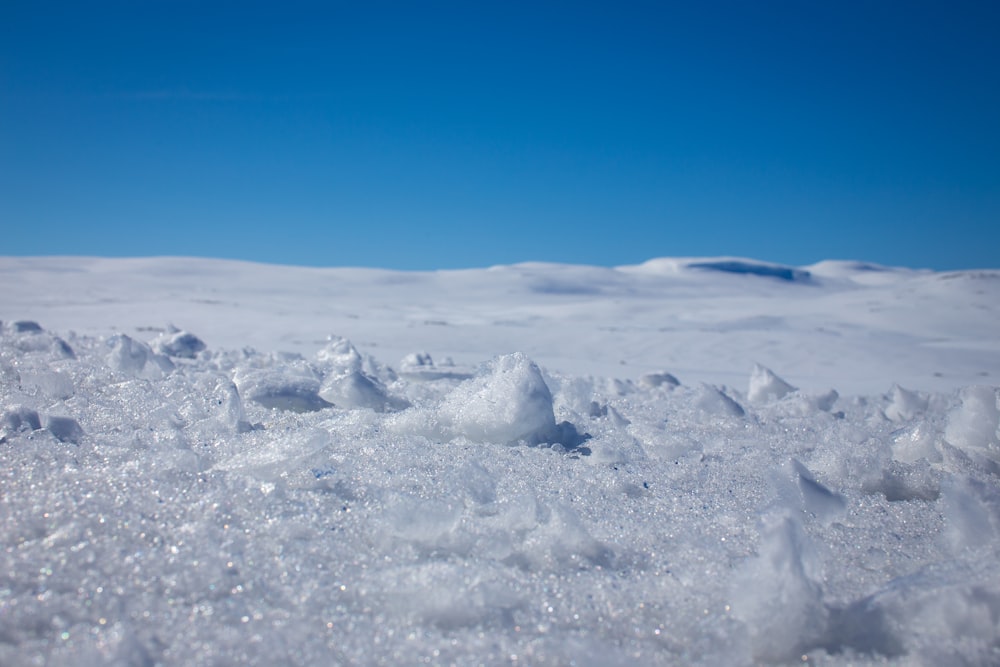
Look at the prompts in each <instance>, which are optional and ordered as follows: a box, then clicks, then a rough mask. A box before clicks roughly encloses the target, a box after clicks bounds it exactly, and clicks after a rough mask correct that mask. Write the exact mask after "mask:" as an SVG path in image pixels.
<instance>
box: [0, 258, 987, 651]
mask: <svg viewBox="0 0 1000 667" xmlns="http://www.w3.org/2000/svg"><path fill="white" fill-rule="evenodd" d="M177 262H182V263H183V262H190V263H189V264H188V267H189V269H191V270H190V271H189V272H188V273H187V274H186V275H178V274H177V273H176V269H177ZM693 264H701V265H702V266H692V265H693ZM706 265H707V266H706ZM60 266H61V267H62V269H64V270H72V271H73V273H71V274H69V275H71V276H72V279H71V280H67V279H66V278H65V275H66V274H65V273H59V272H57V268H59V267H60ZM0 267H2V268H4V270H5V271H6V274H5V275H6V276H7V277H8V281H7V284H8V285H15V284H16V285H17V287H15V288H12V289H11V290H9V291H8V293H7V294H6V295H4V296H3V297H2V300H0V305H2V309H0V315H2V316H3V318H4V320H5V321H4V323H3V325H2V334H0V457H2V459H0V460H2V462H3V466H2V469H0V518H2V522H0V546H2V549H0V621H2V623H0V664H4V665H8V664H9V665H20V664H36V663H38V662H41V663H47V664H74V665H80V664H84V665H85V664H109V663H113V664H176V665H180V664H244V663H253V664H287V663H292V664H415V663H430V664H461V665H465V664H477V663H481V664H532V665H547V664H551V665H564V664H578V665H615V664H703V665H718V664H733V665H740V664H754V663H761V662H765V663H785V662H788V663H790V662H795V663H799V664H801V663H802V661H803V660H804V659H806V660H808V661H809V662H816V663H820V664H822V663H830V664H848V663H850V664H867V663H873V664H875V663H878V664H882V663H884V662H889V663H891V664H906V665H910V664H926V665H938V664H969V665H992V664H997V663H998V662H1000V576H998V574H997V566H996V563H997V562H1000V485H998V479H1000V477H998V475H1000V390H998V389H997V388H996V387H993V386H990V385H987V384H982V381H984V380H989V379H990V378H991V377H994V376H995V374H996V373H997V372H998V368H997V365H996V360H997V354H998V351H997V344H996V340H995V331H997V330H1000V328H997V327H996V325H997V324H998V319H997V311H996V308H997V304H998V303H1000V301H991V299H995V298H996V296H997V282H998V279H997V275H996V274H995V273H989V272H980V273H977V274H948V275H950V276H952V277H950V278H947V277H944V276H941V275H939V274H930V273H928V274H911V273H908V272H900V271H896V270H881V271H874V270H871V267H858V266H856V265H849V264H844V263H837V264H824V265H817V266H816V267H810V268H809V270H808V271H805V270H802V269H794V270H793V269H791V268H788V267H773V266H772V265H763V264H759V263H751V262H746V261H743V260H739V261H737V260H702V261H699V262H686V263H685V262H681V261H679V260H657V261H654V262H650V263H648V264H647V265H643V266H641V267H631V268H627V269H618V270H604V269H592V268H590V267H558V266H537V265H530V266H522V267H499V268H496V269H493V270H490V271H481V272H462V275H460V276H454V275H453V274H441V275H438V274H431V275H428V274H417V275H415V276H408V274H392V273H390V272H365V271H354V272H349V271H347V270H340V273H331V274H325V279H326V280H327V281H328V282H323V281H322V280H320V279H319V277H320V276H323V275H324V274H323V273H322V272H318V270H306V269H290V268H287V267H254V266H252V265H236V266H235V267H234V266H231V265H229V264H228V263H213V262H209V261H195V260H143V261H139V260H122V261H118V262H114V261H98V260H68V259H67V260H58V259H51V260H3V262H2V264H0ZM230 269H231V270H234V271H236V274H235V275H233V276H232V277H233V283H234V284H229V283H225V284H222V282H221V281H220V282H219V283H218V284H219V285H220V286H219V287H218V290H219V291H220V293H221V296H222V297H223V298H222V299H221V300H222V301H223V303H214V304H202V303H200V301H199V299H200V300H204V299H203V298H202V296H197V293H192V292H185V291H184V290H183V289H182V287H181V286H183V285H185V284H188V283H187V281H195V282H196V278H197V277H200V278H201V279H204V278H205V276H206V275H216V276H222V275H226V272H227V270H230ZM784 269H787V270H784ZM150 272H152V273H154V274H158V272H159V274H162V275H159V274H158V277H154V278H149V277H148V274H149V273H150ZM109 275H110V276H113V279H111V280H110V282H109V280H108V276H109ZM191 276H195V277H196V278H192V277H191ZM12 277H18V278H19V279H21V281H20V282H18V283H15V282H13V281H12ZM348 277H350V280H351V281H353V282H350V283H349V284H348V283H347V280H348ZM407 277H412V279H413V281H415V282H416V283H421V282H423V283H424V284H423V285H422V286H420V285H418V286H416V287H415V286H414V285H413V284H412V283H410V282H407V281H406V280H403V278H407ZM102 278H103V280H102ZM334 278H337V280H334ZM338 280H339V282H338ZM145 281H149V282H145ZM296 281H298V282H296ZM525 281H527V282H528V283H529V284H530V285H531V287H530V289H522V288H519V287H517V285H522V287H523V283H524V282H525ZM386 285H389V287H386ZM296 286H297V287H296ZM539 286H542V287H539ZM432 287H433V289H432ZM445 288H447V289H445ZM438 290H440V291H438ZM795 290H812V292H811V293H810V294H811V296H808V297H805V296H802V294H801V293H800V292H796V291H795ZM338 291H339V292H342V293H343V294H344V295H349V296H345V297H344V298H342V299H338V298H335V296H333V293H334V292H338ZM977 292H978V293H977ZM415 294H421V295H422V297H421V298H423V299H424V300H423V301H421V302H419V303H416V302H413V304H414V305H412V308H413V310H412V311H407V310H406V305H405V302H406V299H407V298H412V297H414V295H415ZM477 294H478V295H479V298H481V299H482V300H483V303H482V304H480V305H479V306H477V305H476V300H477V297H476V295H477ZM484 294H485V295H486V297H488V298H483V295H484ZM193 295H194V296H197V299H195V298H192V297H193ZM282 296H283V297H284V300H283V299H282ZM494 297H495V298H494ZM229 300H232V301H229ZM678 301H681V302H683V303H682V304H681V305H678ZM345 303H347V304H348V305H349V306H350V307H351V308H352V309H353V310H354V311H355V312H353V315H355V318H356V319H355V318H349V319H350V321H352V322H355V323H360V324H358V328H357V329H356V330H357V331H360V332H361V333H362V334H363V335H365V336H366V337H374V336H376V335H381V336H383V338H381V339H380V340H378V341H372V340H369V341H368V342H369V345H368V346H363V345H355V344H354V343H352V341H351V340H348V339H346V338H341V337H339V336H336V335H334V336H329V337H327V338H326V339H325V340H315V339H314V338H313V335H314V334H313V333H311V332H312V330H313V329H314V328H315V327H317V326H320V325H317V324H316V322H313V321H312V320H313V319H314V318H315V319H319V320H324V318H327V317H329V314H328V313H327V314H326V315H324V313H326V312H327V311H329V310H336V309H338V308H345V307H346V306H345V305H344V304H345ZM817 303H818V304H819V305H817ZM226 304H229V305H226ZM831 304H840V305H841V306H842V308H841V309H839V310H837V309H833V310H831V311H830V312H829V313H828V314H827V315H825V316H824V317H821V314H822V308H823V307H826V308H830V307H831ZM858 304H864V307H863V308H862V307H859V306H858ZM928 304H930V306H928ZM980 305H982V306H983V307H979V306H980ZM88 309H89V310H88ZM933 309H938V311H939V312H928V311H929V310H933ZM942 310H943V311H944V312H941V311H942ZM501 311H503V315H504V319H503V320H502V322H501V321H500V320H498V319H497V318H498V317H500V316H501ZM654 311H655V312H654ZM886 311H888V312H890V313H892V317H889V316H883V315H882V313H885V312H886ZM21 312H24V313H26V314H25V315H24V316H23V318H22V315H21ZM39 312H41V313H42V314H44V315H48V316H50V317H49V320H51V321H54V322H56V323H58V325H59V326H60V328H54V327H53V326H52V325H50V323H49V321H48V320H42V321H41V322H40V323H37V324H36V323H34V322H32V321H30V320H27V319H24V318H26V317H28V316H34V315H35V314H37V313H39ZM393 313H396V316H397V317H396V319H397V320H398V322H397V323H396V325H395V327H396V328H394V329H393V328H391V327H390V329H391V330H390V331H389V333H381V334H379V333H378V331H376V329H377V328H378V327H376V326H375V324H378V323H387V322H390V321H391V319H392V314H393ZM755 313H756V314H755ZM265 314H266V315H268V317H269V318H270V319H266V318H265V317H264V315H265ZM432 314H433V316H432ZM254 315H258V316H260V317H259V318H258V319H257V320H253V317H252V316H254ZM434 317H441V318H443V319H442V320H441V321H443V322H448V324H447V325H443V324H421V323H423V322H429V321H436V320H435V319H434ZM74 318H75V321H76V324H71V320H74ZM616 318H617V319H616ZM656 318H659V319H660V321H663V322H667V323H672V324H670V325H669V326H666V327H665V329H666V330H664V331H659V330H658V328H656V327H652V324H651V323H652V322H653V320H654V319H656ZM685 318H689V320H688V319H685ZM824 318H825V319H824ZM167 320H174V321H178V322H182V323H184V325H185V326H188V327H189V330H178V329H173V328H169V327H164V326H162V322H164V321H167ZM102 321H103V322H104V324H103V330H102V325H101V322H102ZM595 321H597V324H595ZM612 321H613V322H615V326H614V327H610V326H608V325H609V323H610V322H612ZM687 321H691V322H695V325H692V326H690V327H687V325H685V324H684V322H687ZM709 321H711V322H714V324H713V325H712V326H708V325H707V323H708V322H709ZM820 321H824V322H826V324H827V326H828V327H831V326H832V327H833V330H836V332H837V333H836V335H833V334H830V335H829V336H828V335H827V333H823V332H820V333H816V330H815V327H816V326H817V324H818V322H820ZM487 322H492V324H487ZM503 322H510V324H504V323H503ZM734 322H736V323H740V322H741V323H743V325H744V326H734ZM851 322H853V324H850V323H851ZM924 323H927V326H926V327H924V326H923V324H924ZM991 324H992V325H993V327H994V328H992V329H991V328H990V325H991ZM673 325H678V326H677V327H676V328H674V329H671V326H673ZM918 325H919V326H918ZM242 326H247V327H248V328H246V329H241V327H242ZM553 326H557V327H558V328H557V329H556V330H555V331H553V330H552V329H553ZM113 327H115V328H117V329H118V331H117V332H116V331H114V329H113ZM893 327H894V328H893ZM612 328H613V329H614V330H613V331H612V330H610V329H612ZM71 329H76V330H77V331H78V332H79V333H73V331H71ZM451 329H458V330H460V331H462V332H464V333H465V334H470V333H473V332H478V333H480V334H482V335H480V336H478V337H473V339H472V340H464V339H462V340H460V339H459V337H456V334H455V332H454V331H449V330H451ZM204 331H208V332H209V333H210V334H211V335H206V334H204V333H203V332H204ZM241 331H242V332H243V333H245V335H246V336H247V338H249V339H253V338H254V337H258V338H264V339H266V340H265V342H271V343H274V344H273V345H272V346H270V347H266V348H259V351H258V349H254V348H249V347H244V346H243V345H240V344H225V343H233V342H234V340H235V339H238V338H239V336H240V335H241ZM296 331H298V332H300V333H303V332H308V333H307V335H302V336H299V335H297V334H296V333H295V332H296ZM511 331H512V332H516V335H515V336H514V340H513V341H511V340H508V339H507V334H508V332H511ZM928 331H929V332H930V333H928ZM991 331H992V332H994V333H990V332H991ZM433 332H447V333H441V335H440V338H435V337H434V334H433ZM699 332H701V334H703V335H704V336H705V337H706V338H708V339H709V341H710V342H712V344H713V345H716V346H717V348H713V347H712V346H709V345H706V347H704V348H702V347H699V344H698V342H697V340H696V338H697V336H698V335H701V334H699ZM810 332H811V333H810ZM408 333H412V334H413V336H412V339H413V340H412V341H411V340H410V339H408V338H407V336H406V334H408ZM904 334H905V335H904ZM285 335H291V336H292V338H287V339H286V338H282V337H283V336H285ZM813 335H817V336H820V338H823V339H824V340H827V338H829V340H827V343H828V344H829V345H828V346H827V348H824V349H822V350H811V349H809V348H810V345H811V341H813V339H811V338H810V337H811V336H813ZM932 337H933V338H934V339H935V340H936V342H937V344H936V345H934V344H933V342H934V341H930V338H932ZM748 338H749V339H751V340H750V343H749V346H750V347H749V348H748V347H747V345H748ZM769 338H770V339H771V340H773V341H776V342H777V344H776V345H774V346H768V345H766V344H763V343H761V341H766V340H768V339H769ZM839 338H847V339H849V342H850V343H851V345H853V346H854V347H855V348H859V349H855V350H854V351H853V352H852V354H850V355H849V354H844V355H843V356H842V357H840V358H839V359H834V361H835V362H837V363H835V364H832V365H831V366H830V368H831V372H830V373H829V375H828V377H825V376H824V377H820V376H819V375H818V374H817V373H818V370H817V368H818V367H816V366H815V361H811V360H812V354H813V352H814V351H815V353H816V354H817V355H819V356H821V357H822V355H823V354H829V353H830V351H829V349H828V348H829V346H833V347H834V348H836V347H837V345H841V343H838V342H837V339H839ZM670 340H674V341H676V342H678V343H679V344H680V345H682V346H684V347H685V350H686V351H687V353H688V356H686V357H685V360H684V364H679V363H670V359H671V353H670V351H669V350H664V351H662V352H661V353H660V354H661V356H660V357H658V358H660V359H661V361H660V362H659V363H655V364H654V363H646V362H643V361H641V360H648V359H651V358H652V357H653V356H654V352H653V351H651V347H652V345H653V344H654V343H655V342H656V341H662V342H664V343H665V342H669V341H670ZM413 341H416V342H413ZM373 342H375V343H376V344H375V345H371V344H370V343H373ZM526 342H527V343H528V344H523V343H526ZM813 342H814V341H813ZM427 343H436V344H434V345H428V344H427ZM639 343H641V344H642V345H643V347H642V349H641V350H635V349H634V348H632V347H630V346H631V345H633V344H639ZM865 345H867V347H865ZM449 346H450V347H449ZM532 346H534V350H535V351H537V352H540V353H541V355H542V356H543V357H545V359H546V362H545V363H541V364H540V363H536V362H537V361H538V359H535V356H536V355H535V354H533V353H532ZM359 348H360V349H359ZM425 348H431V349H433V350H435V352H433V353H430V354H429V353H427V352H425V351H424V349H425ZM489 348H492V349H489ZM750 348H752V349H753V350H755V351H765V350H770V353H769V354H770V358H769V359H764V361H766V362H767V363H768V365H769V366H771V367H765V366H761V365H756V366H754V365H753V363H748V364H742V362H743V359H742V358H741V365H742V367H741V368H730V369H728V370H722V371H719V370H715V368H716V366H717V364H719V363H720V362H719V360H718V356H721V357H722V358H723V359H727V358H731V355H735V354H737V353H739V354H743V353H746V352H747V350H748V349H750ZM366 349H369V350H373V351H374V352H375V356H372V355H371V354H369V353H367V352H366V351H364V350H366ZM525 349H527V352H528V354H525V353H524V352H523V351H521V352H519V351H517V350H525ZM716 349H717V351H718V356H717V355H716V354H715V351H716ZM843 349H846V347H845V348H843ZM279 350H286V351H279ZM288 350H290V351H288ZM437 350H440V353H439V352H437ZM824 350H825V351H824ZM381 351H389V353H390V354H393V355H394V356H391V357H386V356H382V354H381ZM921 351H923V352H925V353H926V355H927V356H928V357H930V358H931V359H932V362H933V363H936V364H939V365H938V366H936V368H937V369H938V370H937V372H939V375H934V374H933V373H931V372H925V371H927V370H928V368H927V367H926V366H918V368H917V369H916V370H914V369H912V368H905V366H906V365H907V364H909V363H910V361H912V360H914V359H918V358H919V357H920V353H921ZM449 352H453V354H454V361H452V360H446V359H445V358H444V356H443V354H445V353H449ZM487 352H488V353H487ZM588 352H589V354H588ZM695 352H698V353H699V354H701V356H697V354H695ZM477 353H478V354H479V355H480V356H479V358H475V359H473V358H472V357H473V356H475V354H477ZM560 359H562V360H566V359H569V360H570V363H568V364H564V365H558V364H556V363H553V362H558V361H559V360H560ZM621 359H627V360H629V362H630V363H628V364H626V365H624V366H622V365H621V364H620V363H619V361H620V360H621ZM636 359H639V360H640V361H636ZM775 360H776V361H778V362H782V363H785V364H786V366H785V367H782V366H779V365H776V364H774V361H775ZM977 360H978V362H979V363H978V364H977ZM949 362H950V365H949ZM640 363H643V364H645V365H644V366H643V367H642V368H641V369H636V368H634V366H635V365H637V364H640ZM923 363H926V361H925V362H923ZM588 364H593V365H595V366H597V367H599V368H607V369H610V370H614V371H617V372H616V373H610V374H608V375H606V376H602V375H600V374H588V372H587V370H588V368H589V366H588ZM804 364H814V366H813V369H814V370H812V371H809V372H805V371H802V367H803V365H804ZM681 366H683V368H686V369H688V370H689V371H690V372H689V373H684V372H682V371H681V369H680V367H681ZM786 368H787V370H786ZM581 369H582V370H581ZM698 369H701V370H700V372H699V370H698ZM793 373H795V374H797V375H798V376H796V375H793ZM982 373H986V375H981V374H982ZM719 374H721V375H722V376H724V377H726V378H733V377H736V376H737V375H739V378H738V382H734V381H731V380H730V381H728V382H727V383H726V384H722V383H721V382H713V381H712V378H713V377H717V376H718V375H719ZM917 374H920V375H919V377H923V378H924V379H925V380H926V384H924V385H909V386H907V385H905V384H904V386H899V385H896V384H893V383H894V382H898V381H900V378H901V377H910V378H911V379H913V378H914V377H916V376H917ZM876 376H881V378H882V380H883V384H882V385H881V388H880V389H879V390H873V391H869V392H855V391H852V389H853V386H850V387H847V388H846V389H845V386H844V385H846V384H850V383H849V382H847V380H849V379H850V378H855V379H856V380H857V378H859V377H860V380H857V384H860V385H865V386H867V384H866V383H870V382H873V380H872V378H874V377H876ZM802 379H805V380H806V382H802V381H801V380H802ZM824 379H825V380H826V381H825V382H824ZM949 382H950V383H951V384H950V385H948V384H947V383H949ZM838 392H839V393H838Z"/></svg>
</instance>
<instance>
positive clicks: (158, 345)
mask: <svg viewBox="0 0 1000 667" xmlns="http://www.w3.org/2000/svg"><path fill="white" fill-rule="evenodd" d="M150 347H152V349H154V350H155V351H156V352H158V353H159V354H162V355H166V356H168V357H179V358H181V359H194V358H195V356H197V354H198V353H199V352H201V351H202V350H204V349H205V343H204V341H202V340H201V339H200V338H198V337H197V336H195V335H194V334H193V333H191V332H189V331H182V330H180V329H177V328H176V327H170V328H169V329H168V330H167V331H165V332H164V333H162V334H160V335H159V336H157V337H156V338H155V339H153V341H152V342H151V343H150Z"/></svg>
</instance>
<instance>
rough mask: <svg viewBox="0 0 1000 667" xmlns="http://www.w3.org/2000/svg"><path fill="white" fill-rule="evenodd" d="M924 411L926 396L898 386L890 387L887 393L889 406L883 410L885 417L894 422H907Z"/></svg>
mask: <svg viewBox="0 0 1000 667" xmlns="http://www.w3.org/2000/svg"><path fill="white" fill-rule="evenodd" d="M926 409H927V397H926V396H921V395H920V394H919V393H917V392H915V391H909V390H908V389H903V388H902V387H900V386H899V385H898V384H894V385H892V389H891V390H890V391H889V405H888V406H886V408H885V416H886V417H888V418H889V419H891V420H892V421H894V422H902V421H908V420H910V419H913V418H914V417H916V416H917V415H919V414H920V413H922V412H923V411H924V410H926Z"/></svg>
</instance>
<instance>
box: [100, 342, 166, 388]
mask: <svg viewBox="0 0 1000 667" xmlns="http://www.w3.org/2000/svg"><path fill="white" fill-rule="evenodd" d="M108 347H110V348H111V351H110V352H109V353H108V359H107V361H108V366H110V367H111V368H112V369H114V370H116V371H119V372H121V373H126V374H128V375H132V376H134V377H140V378H145V379H147V380H158V379H160V378H162V377H163V376H164V375H165V374H167V373H169V372H171V371H172V370H174V363H173V362H172V361H170V358H169V357H168V356H166V355H164V354H157V353H156V352H153V349H152V348H151V347H150V346H149V345H147V344H146V343H143V342H141V341H137V340H134V339H132V338H130V337H129V336H126V335H125V334H118V335H116V336H112V337H111V338H109V339H108Z"/></svg>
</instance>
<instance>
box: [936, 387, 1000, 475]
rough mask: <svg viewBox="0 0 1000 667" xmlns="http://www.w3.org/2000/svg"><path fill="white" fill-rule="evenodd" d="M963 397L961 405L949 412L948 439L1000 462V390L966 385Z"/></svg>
mask: <svg viewBox="0 0 1000 667" xmlns="http://www.w3.org/2000/svg"><path fill="white" fill-rule="evenodd" d="M960 398H961V405H959V406H958V407H957V408H956V409H955V410H953V411H952V412H951V414H950V415H949V418H948V427H947V428H946V429H945V432H944V437H945V439H946V440H947V441H948V442H950V443H951V444H953V445H955V446H956V447H960V448H962V449H964V450H966V451H968V452H975V453H977V454H982V455H984V456H987V457H989V458H991V459H993V460H994V461H996V462H997V463H1000V389H998V388H996V387H987V386H983V385H979V386H972V387H966V388H965V389H963V390H962V392H961V394H960Z"/></svg>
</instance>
